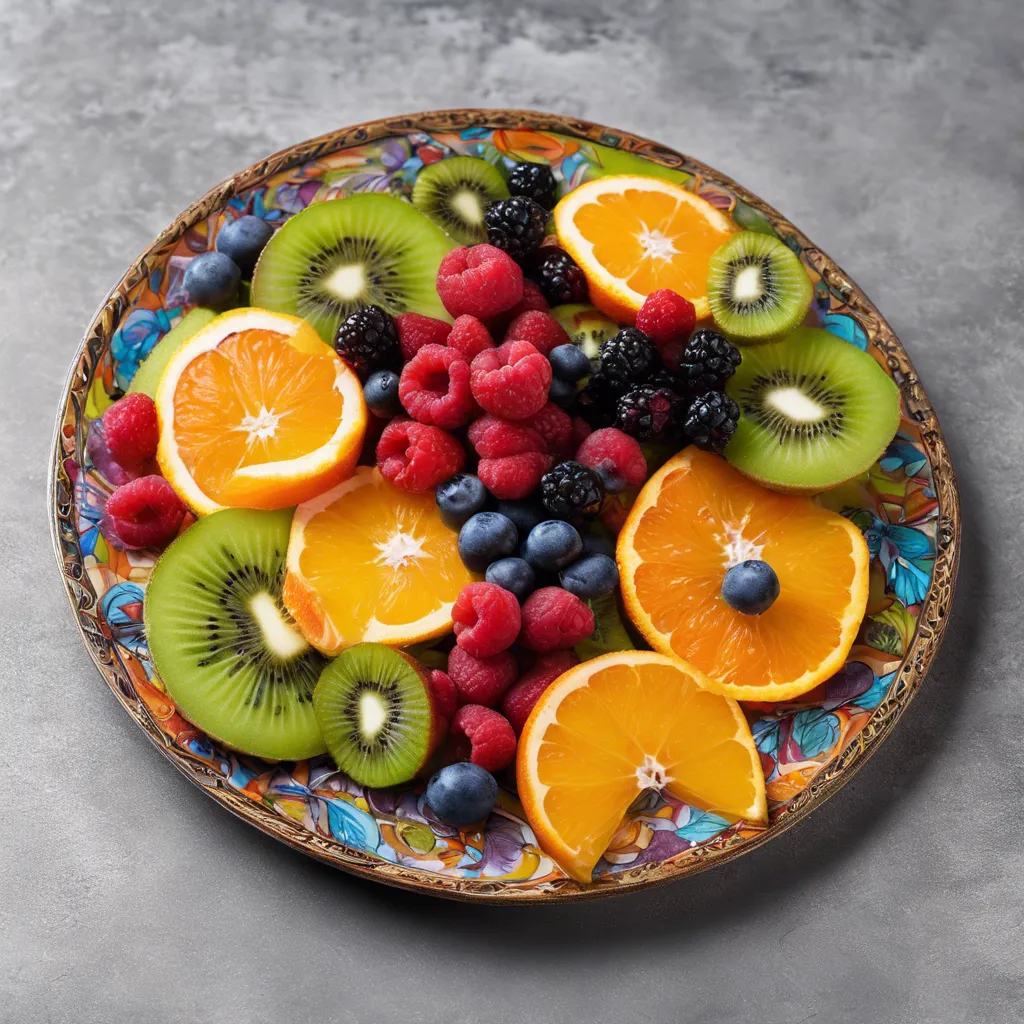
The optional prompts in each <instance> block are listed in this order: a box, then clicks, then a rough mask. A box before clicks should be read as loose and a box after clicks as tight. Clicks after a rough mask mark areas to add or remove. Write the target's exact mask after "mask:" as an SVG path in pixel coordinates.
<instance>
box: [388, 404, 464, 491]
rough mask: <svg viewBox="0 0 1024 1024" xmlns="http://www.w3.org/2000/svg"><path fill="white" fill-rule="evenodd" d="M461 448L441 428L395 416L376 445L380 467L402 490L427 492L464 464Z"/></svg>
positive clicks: (452, 474)
mask: <svg viewBox="0 0 1024 1024" xmlns="http://www.w3.org/2000/svg"><path fill="white" fill-rule="evenodd" d="M465 459H466V453H465V452H464V451H463V450H462V445H460V444H459V442H458V441H456V440H455V438H454V437H452V435H451V434H448V433H445V431H443V430H442V429H441V428H440V427H430V426H427V425H426V424H425V423H417V422H415V420H407V419H406V418H405V417H404V416H396V417H395V418H394V419H393V420H392V421H391V422H390V423H389V424H388V425H387V426H386V427H385V428H384V433H382V434H381V435H380V440H379V441H378V442H377V468H378V469H379V470H380V472H381V476H383V477H384V479H385V480H389V481H390V482H391V483H393V484H394V485H395V486H396V487H398V488H400V489H401V490H403V491H428V490H430V489H431V488H432V487H436V486H437V485H438V484H439V483H440V482H441V481H442V480H447V479H448V477H450V476H454V475H455V474H456V473H458V471H459V470H460V469H462V464H463V462H465Z"/></svg>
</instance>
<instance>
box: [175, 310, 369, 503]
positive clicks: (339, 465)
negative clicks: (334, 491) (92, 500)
mask: <svg viewBox="0 0 1024 1024" xmlns="http://www.w3.org/2000/svg"><path fill="white" fill-rule="evenodd" d="M156 408H157V416H158V418H159V420H160V446H159V448H158V450H157V460H158V461H159V463H160V468H161V469H162V470H163V473H164V476H166V477H167V479H168V480H169V481H170V483H171V486H172V487H173V488H174V489H175V491H177V492H178V494H179V495H180V496H181V498H182V499H183V500H184V501H185V502H187V503H188V504H189V505H190V506H191V507H192V508H193V509H195V511H196V512H198V513H200V514H202V515H205V514H207V513H209V512H215V511H217V509H220V508H224V507H226V506H236V507H242V508H266V509H275V508H287V507H288V506H290V505H295V504H297V503H298V502H300V501H305V500H306V499H307V498H311V497H312V496H313V495H315V494H319V493H321V492H322V491H324V490H326V489H327V488H329V487H333V486H334V485H335V484H336V483H338V481H339V480H343V479H345V477H347V476H348V475H349V474H350V473H351V472H352V469H353V468H354V467H355V464H356V461H357V460H358V459H359V451H360V448H361V447H362V443H363V434H364V433H365V430H366V403H365V402H364V401H363V392H362V388H361V387H360V385H359V380H358V378H357V377H356V375H355V374H354V373H353V372H352V370H351V369H350V368H349V367H348V366H347V365H346V364H345V363H344V362H343V361H342V360H341V359H340V358H339V357H338V355H337V353H335V351H334V350H333V349H332V348H331V347H330V346H329V345H325V344H324V343H323V342H322V341H321V340H320V336H319V335H318V334H317V333H316V331H315V330H313V328H312V327H311V326H310V325H309V324H307V323H306V322H305V321H304V320H300V319H299V318H298V317H295V316H287V315H285V314H283V313H270V312H268V311H266V310H263V309H233V310H230V311H229V312H227V313H222V314H221V315H220V316H218V317H216V318H215V319H214V320H212V321H211V322H210V323H209V324H207V326H206V327H204V328H202V330H200V331H198V332H197V333H196V334H195V335H193V336H192V338H191V339H190V340H189V341H187V342H186V343H185V344H184V345H182V347H181V348H180V349H178V351H177V352H176V353H175V354H174V355H173V356H172V357H171V361H170V362H169V363H168V364H167V368H166V369H165V370H164V372H163V375H162V376H161V377H160V383H159V385H158V386H157V391H156Z"/></svg>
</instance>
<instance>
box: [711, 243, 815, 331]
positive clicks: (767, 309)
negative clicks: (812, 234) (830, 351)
mask: <svg viewBox="0 0 1024 1024" xmlns="http://www.w3.org/2000/svg"><path fill="white" fill-rule="evenodd" d="M813 294H814V289H813V287H812V285H811V279H810V278H809V277H808V276H807V271H806V270H804V267H803V264H802V263H801V262H800V258H799V257H798V256H797V255H796V253H794V252H793V250H792V249H790V248H789V246H787V245H786V244H785V243H783V242H780V241H779V240H778V239H777V238H775V237H774V236H773V235H764V234H761V233H760V232H757V231H740V232H739V233H738V234H735V235H733V236H732V238H730V239H729V241H728V242H725V243H724V244H723V245H721V246H719V247H718V248H717V249H716V250H715V251H714V252H713V253H712V254H711V259H710V260H709V261H708V302H709V303H710V305H711V313H712V315H713V316H714V318H715V323H716V324H718V326H719V327H720V328H721V329H722V330H723V331H724V332H725V333H726V334H728V335H729V337H730V338H732V339H733V340H734V341H737V342H739V343H741V344H744V343H745V344H753V343H755V342H761V341H771V340H773V339H775V338H780V337H782V335H784V334H788V333H789V332H790V331H791V330H793V328H794V327H798V326H799V325H800V322H801V321H802V320H803V318H804V317H805V316H806V315H807V309H808V307H809V306H810V304H811V298H812V296H813Z"/></svg>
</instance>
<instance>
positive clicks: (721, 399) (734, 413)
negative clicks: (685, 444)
mask: <svg viewBox="0 0 1024 1024" xmlns="http://www.w3.org/2000/svg"><path fill="white" fill-rule="evenodd" d="M739 418H740V407H739V406H738V405H737V404H736V403H735V402H734V401H733V400H732V399H731V398H730V397H729V396H728V395H726V394H723V393H722V392H721V391H709V392H708V393H707V394H705V395H700V396H699V397H697V398H695V399H694V400H693V401H692V402H691V403H690V408H689V409H688V410H687V412H686V414H685V416H684V417H683V420H682V433H683V437H684V438H685V439H686V440H687V441H690V442H692V443H693V444H695V445H696V446H697V447H698V448H703V449H704V450H705V451H709V452H718V454H719V455H720V454H721V453H722V451H723V450H724V449H725V446H726V445H727V444H728V443H729V438H731V437H732V435H733V434H735V433H736V422H737V420H738V419H739Z"/></svg>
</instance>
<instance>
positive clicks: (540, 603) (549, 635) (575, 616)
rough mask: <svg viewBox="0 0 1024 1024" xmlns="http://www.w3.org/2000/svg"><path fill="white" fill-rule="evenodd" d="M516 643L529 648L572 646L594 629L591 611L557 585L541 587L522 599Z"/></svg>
mask: <svg viewBox="0 0 1024 1024" xmlns="http://www.w3.org/2000/svg"><path fill="white" fill-rule="evenodd" d="M521 616H522V622H523V628H522V630H521V631H520V633H519V642H520V643H521V644H522V645H523V646H524V647H525V648H526V649H527V650H530V651H554V650H557V649H560V648H563V647H572V646H573V645H574V644H578V643H579V642H580V641H581V640H586V638H587V637H588V636H590V635H591V634H592V633H593V632H594V613H593V612H592V611H591V610H590V608H589V606H588V605H586V604H584V603H583V602H582V601H581V600H580V599H579V598H578V597H577V596H576V595H575V594H570V593H569V591H568V590H563V589H562V588H561V587H541V588H540V590H535V591H534V592H533V593H532V594H531V595H530V596H529V597H528V598H527V599H526V600H525V601H524V602H523V607H522V609H521Z"/></svg>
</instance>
